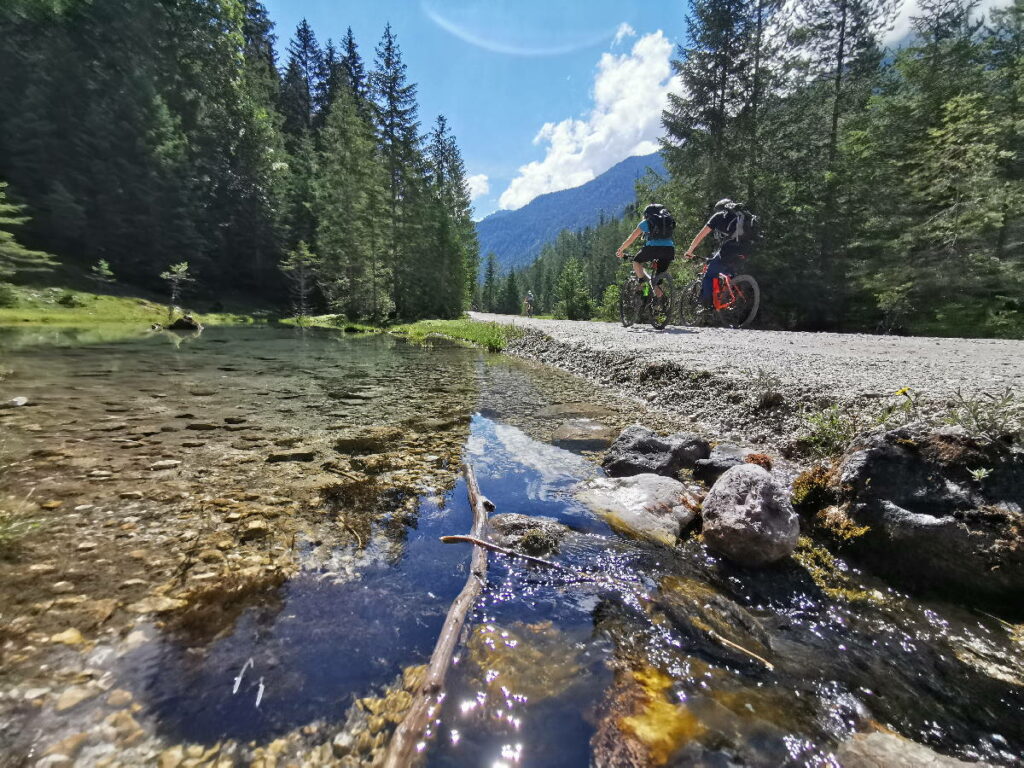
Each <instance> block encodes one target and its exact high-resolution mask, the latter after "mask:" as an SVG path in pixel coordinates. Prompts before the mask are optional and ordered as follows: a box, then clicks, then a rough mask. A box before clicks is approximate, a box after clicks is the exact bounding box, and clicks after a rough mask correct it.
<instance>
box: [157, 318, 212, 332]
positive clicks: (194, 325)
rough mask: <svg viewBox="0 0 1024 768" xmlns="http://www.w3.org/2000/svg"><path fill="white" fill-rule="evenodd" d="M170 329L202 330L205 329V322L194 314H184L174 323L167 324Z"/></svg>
mask: <svg viewBox="0 0 1024 768" xmlns="http://www.w3.org/2000/svg"><path fill="white" fill-rule="evenodd" d="M165 327H166V328H167V330H168V331H201V330H203V324H202V323H200V322H199V321H198V320H196V319H195V318H194V317H192V315H184V316H182V317H179V318H178V319H177V320H175V321H174V322H173V323H171V324H170V325H168V326H165Z"/></svg>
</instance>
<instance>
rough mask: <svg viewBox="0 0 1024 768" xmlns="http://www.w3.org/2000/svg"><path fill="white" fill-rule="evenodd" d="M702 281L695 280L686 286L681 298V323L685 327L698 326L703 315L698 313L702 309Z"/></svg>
mask: <svg viewBox="0 0 1024 768" xmlns="http://www.w3.org/2000/svg"><path fill="white" fill-rule="evenodd" d="M700 285H701V281H700V280H694V281H693V282H692V283H690V284H689V285H688V286H686V287H685V288H684V289H683V290H682V292H681V295H680V297H679V322H681V323H682V324H683V325H697V321H698V320H699V319H700V318H701V315H700V314H699V313H698V312H697V310H698V309H699V308H700Z"/></svg>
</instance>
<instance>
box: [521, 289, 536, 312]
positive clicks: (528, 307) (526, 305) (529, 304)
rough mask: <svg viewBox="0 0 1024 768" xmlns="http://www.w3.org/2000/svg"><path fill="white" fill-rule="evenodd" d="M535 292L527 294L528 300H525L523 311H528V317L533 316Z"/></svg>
mask: <svg viewBox="0 0 1024 768" xmlns="http://www.w3.org/2000/svg"><path fill="white" fill-rule="evenodd" d="M533 301H534V299H533V291H527V292H526V298H525V299H523V309H524V310H525V311H526V315H527V317H529V316H530V315H532V314H533Z"/></svg>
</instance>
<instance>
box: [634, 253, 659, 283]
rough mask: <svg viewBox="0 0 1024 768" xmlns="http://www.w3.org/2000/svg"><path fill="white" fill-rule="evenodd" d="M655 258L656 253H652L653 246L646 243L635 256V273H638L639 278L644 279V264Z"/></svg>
mask: <svg viewBox="0 0 1024 768" xmlns="http://www.w3.org/2000/svg"><path fill="white" fill-rule="evenodd" d="M653 258H655V256H654V254H652V253H651V246H649V245H645V246H644V247H643V248H641V249H640V250H639V251H637V253H636V256H634V257H633V274H634V275H636V277H637V279H638V280H641V281H642V280H643V279H644V264H645V263H646V262H648V261H650V260H651V259H653Z"/></svg>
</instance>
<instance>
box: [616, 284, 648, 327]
mask: <svg viewBox="0 0 1024 768" xmlns="http://www.w3.org/2000/svg"><path fill="white" fill-rule="evenodd" d="M642 306H643V297H642V296H640V294H639V293H638V292H637V282H636V278H635V277H629V278H626V280H625V281H623V283H622V285H620V286H619V320H620V321H621V322H622V327H623V328H629V326H631V325H633V324H634V323H635V322H636V321H637V318H638V317H639V316H640V309H641V307H642Z"/></svg>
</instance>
